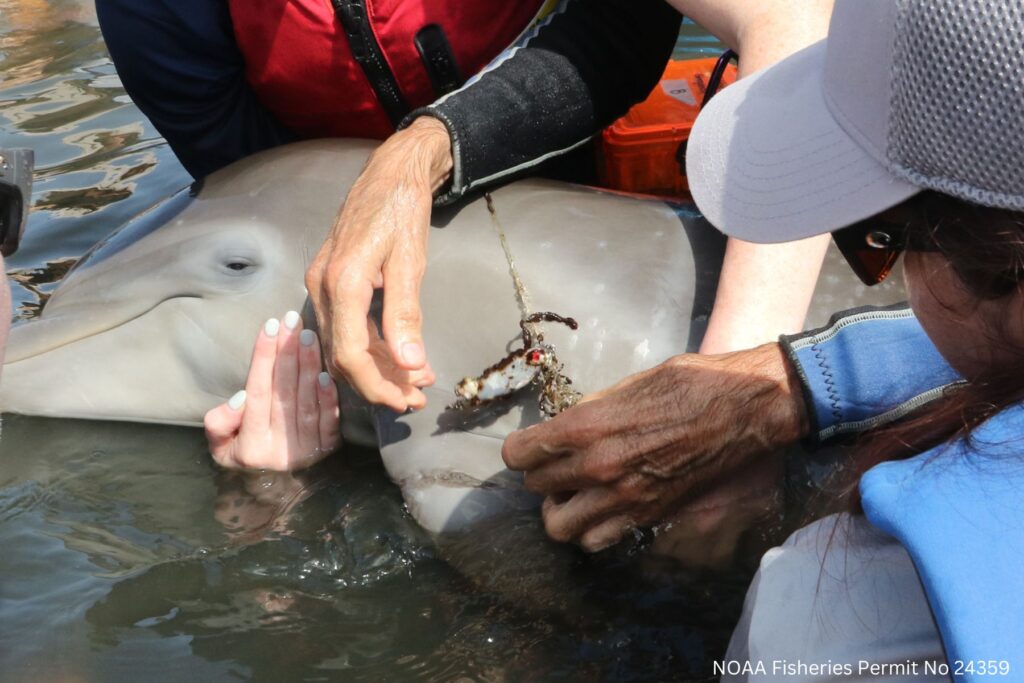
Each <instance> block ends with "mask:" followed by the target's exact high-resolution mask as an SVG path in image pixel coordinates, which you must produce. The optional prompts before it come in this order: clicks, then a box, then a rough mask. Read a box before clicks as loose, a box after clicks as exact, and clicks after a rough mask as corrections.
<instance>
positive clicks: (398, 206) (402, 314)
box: [306, 117, 452, 412]
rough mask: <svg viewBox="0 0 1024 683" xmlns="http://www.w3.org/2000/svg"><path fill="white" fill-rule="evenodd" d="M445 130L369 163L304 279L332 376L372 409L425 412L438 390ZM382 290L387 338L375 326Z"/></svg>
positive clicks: (418, 127)
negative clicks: (432, 352) (434, 254)
mask: <svg viewBox="0 0 1024 683" xmlns="http://www.w3.org/2000/svg"><path fill="white" fill-rule="evenodd" d="M451 166H452V158H451V142H450V140H449V137H448V131H447V129H446V128H445V127H444V125H443V124H442V123H440V122H439V121H437V120H436V119H433V118H430V117H421V118H419V119H417V120H416V121H415V122H414V123H413V124H412V125H411V126H410V127H409V128H407V129H405V130H403V131H401V132H398V133H396V134H395V135H393V136H392V137H391V138H389V139H388V140H387V142H385V143H384V144H383V145H381V146H380V147H379V148H378V149H377V151H376V152H374V154H373V156H371V157H370V160H369V162H368V163H367V166H366V169H365V170H364V171H363V173H362V175H361V176H360V177H359V179H358V180H357V181H356V183H355V185H353V186H352V190H351V192H349V195H348V198H347V199H346V200H345V204H344V206H343V207H342V209H341V212H340V214H339V215H338V219H337V221H336V222H335V224H334V228H333V229H332V230H331V233H330V234H329V235H328V237H327V240H326V241H325V242H324V245H323V247H322V248H321V249H320V252H319V253H318V254H317V256H316V258H315V259H314V260H313V263H312V265H310V267H309V270H307V271H306V288H307V289H308V290H309V296H310V299H311V300H312V302H313V307H314V309H315V310H316V316H317V320H318V322H319V324H320V330H321V331H322V332H323V334H324V336H325V340H324V341H325V342H326V347H327V351H328V358H329V359H330V363H331V364H332V365H333V369H334V370H335V371H337V372H338V373H340V374H341V375H343V376H344V377H345V378H346V379H347V380H348V382H349V384H351V385H352V387H353V388H355V389H356V391H358V392H359V393H360V394H361V395H362V396H363V397H364V398H366V399H367V400H368V401H370V402H371V403H377V404H382V405H386V406H388V407H389V408H391V409H392V410H395V411H398V412H403V411H405V410H406V409H408V408H414V409H415V408H422V407H423V406H424V405H425V404H426V397H425V396H424V394H423V392H422V391H421V389H422V388H423V387H426V386H429V385H430V384H432V383H433V382H434V373H433V371H432V370H431V368H430V365H429V363H428V362H427V356H426V350H425V348H424V345H423V336H422V332H421V321H422V313H421V311H420V303H419V292H420V282H421V280H422V279H423V273H424V271H425V269H426V259H427V233H428V230H429V227H430V211H431V207H432V198H433V193H434V191H436V190H437V189H438V188H439V187H440V186H441V185H442V184H443V183H444V181H445V180H446V179H447V177H448V174H449V173H450V171H451ZM379 288H383V290H384V312H383V325H382V327H383V338H381V335H380V334H379V333H378V331H377V326H376V324H375V323H374V321H373V320H372V319H371V318H370V317H369V312H370V303H371V300H372V298H373V292H374V290H375V289H379Z"/></svg>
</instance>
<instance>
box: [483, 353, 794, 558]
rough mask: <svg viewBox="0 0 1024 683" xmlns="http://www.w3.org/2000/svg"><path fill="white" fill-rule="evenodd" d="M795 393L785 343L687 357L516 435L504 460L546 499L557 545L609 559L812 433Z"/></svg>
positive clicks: (545, 510) (545, 508)
mask: <svg viewBox="0 0 1024 683" xmlns="http://www.w3.org/2000/svg"><path fill="white" fill-rule="evenodd" d="M796 386H797V381H796V378H795V377H794V376H793V369H792V368H791V367H790V366H789V364H788V361H786V359H785V356H784V354H783V352H782V349H781V347H779V345H778V344H766V345H764V346H760V347H758V348H756V349H751V350H749V351H740V352H736V353H731V354H725V355H721V356H698V355H692V354H684V355H681V356H676V357H674V358H671V359H669V360H668V361H666V362H664V363H662V364H661V365H659V366H657V367H655V368H652V369H650V370H646V371H644V372H641V373H638V374H636V375H633V376H631V377H628V378H626V379H625V380H623V381H622V382H619V383H618V384H616V385H615V386H613V387H611V388H609V389H605V390H604V391H601V392H598V393H595V394H591V395H588V396H585V397H584V398H583V401H582V402H581V403H580V404H579V405H577V406H576V407H574V408H571V409H569V410H567V411H565V412H564V413H562V414H560V415H558V416H557V417H555V418H553V419H551V420H549V421H548V422H545V423H542V424H538V425H534V426H532V427H529V428H527V429H525V430H521V431H518V432H513V433H512V434H510V435H509V436H508V438H507V439H506V440H505V444H504V446H503V447H502V457H503V458H504V460H505V464H506V465H508V467H509V468H511V469H513V470H522V471H524V472H525V473H526V474H525V477H524V484H525V486H526V488H528V489H530V490H531V491H534V492H537V493H540V494H543V495H545V496H546V498H545V500H544V504H543V507H542V511H543V515H544V525H545V528H546V529H547V532H548V534H549V535H550V536H551V537H552V538H554V539H555V540H559V541H578V542H579V543H580V544H581V545H582V546H583V547H584V548H585V549H587V550H591V551H594V550H600V549H602V548H605V547H607V546H609V545H612V544H614V543H616V542H617V541H619V540H620V539H621V538H622V536H623V535H624V534H625V533H626V532H627V531H629V530H630V529H632V528H634V527H636V526H640V525H649V524H654V523H657V522H659V521H661V520H662V519H664V518H665V516H666V515H667V514H669V513H670V512H672V511H673V510H675V509H676V508H678V507H679V505H680V504H681V503H682V502H684V501H685V500H687V499H688V498H690V497H694V496H696V495H699V494H701V493H703V492H704V491H706V490H708V489H710V488H711V487H713V486H715V485H717V483H718V482H721V481H723V480H724V479H725V478H727V477H730V476H733V475H734V473H736V472H738V471H739V470H740V468H743V467H745V466H747V465H748V464H749V463H751V462H752V461H754V460H755V459H756V457H757V456H759V455H764V454H766V453H769V452H771V451H772V450H774V449H777V448H780V447H782V446H784V445H788V444H791V443H793V442H795V441H796V440H797V439H799V438H800V436H801V435H803V434H805V433H806V432H807V430H808V425H807V416H806V411H805V407H804V404H803V399H802V396H801V395H800V393H799V391H797V390H796Z"/></svg>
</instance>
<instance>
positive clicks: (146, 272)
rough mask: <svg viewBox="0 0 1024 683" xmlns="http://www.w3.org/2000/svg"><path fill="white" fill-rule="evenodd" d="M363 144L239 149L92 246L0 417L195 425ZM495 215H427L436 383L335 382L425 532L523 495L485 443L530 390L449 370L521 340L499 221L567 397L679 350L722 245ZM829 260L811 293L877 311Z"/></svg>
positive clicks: (478, 205)
mask: <svg viewBox="0 0 1024 683" xmlns="http://www.w3.org/2000/svg"><path fill="white" fill-rule="evenodd" d="M374 146H375V144H374V143H371V142H364V141H350V140H349V141H342V140H315V141H306V142H300V143H296V144H292V145H288V146H283V147H279V148H276V149H273V150H269V151H266V152H263V153H260V154H257V155H254V156H252V157H250V158H247V159H245V160H242V161H240V162H238V163H236V164H234V165H232V166H229V167H227V168H225V169H223V170H221V171H219V172H217V173H215V174H213V175H211V176H210V177H209V178H207V179H206V181H205V182H204V183H203V184H202V188H201V189H200V190H199V191H198V192H193V193H187V192H183V193H180V194H179V195H176V196H174V197H173V198H171V199H170V200H168V201H167V202H165V203H164V204H162V205H160V206H159V207H157V208H156V209H154V210H152V211H150V212H149V213H147V214H145V215H143V216H140V217H138V218H137V219H135V220H133V221H132V222H130V223H129V224H128V225H127V226H125V227H124V228H123V229H122V230H120V231H119V232H117V233H115V234H114V235H112V236H111V237H110V238H108V239H107V240H105V241H104V242H102V243H100V244H99V245H97V246H96V247H94V248H93V249H92V250H91V251H90V252H89V253H88V254H87V255H86V256H85V257H83V258H82V260H81V261H80V262H79V263H78V264H77V265H76V267H75V268H74V269H73V270H72V271H71V272H70V273H69V274H68V275H67V276H66V277H65V279H64V280H63V281H62V282H61V283H60V285H59V286H58V288H57V289H56V291H55V292H54V294H53V295H52V297H51V298H50V299H49V301H48V302H47V303H46V306H45V308H44V310H43V312H42V314H41V316H40V317H39V318H38V319H35V320H32V321H28V322H25V323H23V324H21V325H18V326H16V327H15V328H14V329H13V330H12V332H11V337H10V341H9V347H8V349H7V358H6V364H5V366H4V368H3V382H2V385H0V410H2V411H3V412H11V413H22V414H27V415H37V416H48V417H67V418H81V419H94V420H125V421H135V422H152V423H167V424H181V425H199V424H201V422H202V418H203V415H204V413H205V412H206V411H207V410H208V409H210V408H212V407H214V406H215V405H217V404H219V403H221V402H222V401H224V400H226V399H227V397H229V396H231V395H232V394H233V393H234V392H235V391H237V390H238V389H239V388H241V387H242V386H243V385H244V383H245V377H246V373H247V369H248V360H249V357H250V354H251V349H252V344H253V341H254V339H255V336H256V333H257V331H258V330H259V328H260V326H261V324H262V323H263V321H264V320H266V319H267V318H269V317H273V316H278V315H280V314H281V313H283V312H284V311H287V310H292V309H294V310H299V309H301V308H302V307H303V305H304V304H305V302H306V299H307V295H306V292H305V289H304V287H303V274H304V272H305V269H306V266H307V265H308V264H309V262H310V261H311V259H312V257H313V255H314V254H315V253H316V251H317V250H318V249H319V247H320V245H321V243H322V241H323V239H324V237H325V235H326V232H327V230H328V228H329V226H330V225H331V224H332V221H333V219H334V217H335V214H336V212H337V208H338V206H339V204H340V203H341V200H342V198H343V197H344V196H345V194H346V193H347V191H348V189H349V188H350V187H351V185H352V184H353V182H354V181H355V179H356V177H357V176H358V174H359V172H360V171H361V170H362V168H363V166H364V164H365V162H366V159H367V157H368V156H369V154H370V153H371V152H372V151H373V149H374ZM493 207H494V209H495V211H494V213H493V215H492V213H491V212H490V211H489V210H488V207H487V205H486V202H485V201H484V200H483V199H482V198H476V199H473V200H471V201H466V202H463V203H461V204H459V205H457V206H455V207H451V208H444V209H438V210H435V211H434V215H433V218H432V231H431V234H430V245H429V255H428V266H429V267H428V269H427V274H426V277H425V279H424V281H423V286H422V294H421V300H422V306H423V310H424V317H425V322H424V330H423V332H424V340H425V343H426V347H427V351H428V355H429V358H430V359H431V365H432V367H433V368H434V370H435V373H436V375H437V382H436V384H435V385H434V386H433V387H431V388H429V389H427V390H426V393H427V397H428V406H427V407H426V408H425V409H423V410H421V411H418V412H411V413H407V414H404V415H396V414H395V413H393V412H391V411H389V410H387V409H383V408H379V407H371V406H368V405H366V404H365V403H362V402H361V401H360V400H359V399H358V397H357V396H355V395H354V393H353V392H352V391H351V390H348V389H347V388H345V387H341V388H342V422H343V432H344V434H345V437H346V439H347V440H349V441H353V442H356V443H360V444H364V445H372V446H376V447H377V448H379V449H380V452H381V454H382V457H383V461H384V465H385V467H386V469H387V471H388V474H389V475H390V477H391V478H392V479H393V480H394V481H395V482H396V483H397V484H398V485H399V486H400V487H401V489H402V492H403V496H404V498H405V501H406V504H407V506H408V507H409V510H410V511H411V513H412V514H413V516H414V517H415V518H416V520H417V521H418V522H419V523H420V524H421V525H423V526H424V527H425V528H426V529H428V530H430V531H433V532H439V533H446V532H459V531H465V530H467V529H472V528H474V527H475V526H477V525H479V524H482V523H483V522H484V521H485V520H488V519H490V518H493V517H494V516H495V515H497V514H499V513H503V512H509V511H523V510H529V509H532V508H533V507H535V506H536V504H537V500H536V498H535V497H534V496H532V495H531V494H529V493H527V492H526V491H525V490H524V489H523V487H522V485H521V478H520V476H519V475H517V474H514V473H512V472H509V471H508V470H507V469H506V468H505V467H504V464H503V462H502V460H501V456H500V448H501V444H502V440H503V439H504V437H505V436H506V435H507V434H509V433H510V432H511V431H513V430H515V429H519V428H522V427H525V426H527V425H529V424H532V423H535V422H537V421H539V420H541V419H543V415H542V413H541V412H540V410H539V408H538V399H537V392H536V391H532V390H529V389H527V390H524V391H521V392H519V393H518V394H516V395H514V396H511V397H509V398H508V399H506V400H503V401H498V402H495V403H493V404H489V405H487V406H484V407H482V408H479V409H477V410H473V411H462V410H456V409H451V408H449V406H450V405H451V404H452V403H453V402H454V399H455V395H454V393H453V389H454V387H455V385H456V384H457V383H458V382H459V380H461V379H462V378H463V377H465V376H470V375H478V374H480V372H481V371H483V370H484V368H487V367H488V366H491V365H492V364H494V363H495V362H497V361H498V360H500V359H501V358H502V357H504V356H505V355H506V354H507V353H508V352H509V350H510V349H514V348H516V347H517V345H519V344H521V340H520V338H519V337H520V329H519V320H520V319H521V309H520V303H519V301H518V300H517V296H516V290H515V288H514V286H513V281H512V277H511V275H510V268H509V263H508V260H507V259H506V256H505V253H504V252H503V250H502V246H501V242H500V240H499V236H498V229H499V227H500V229H501V230H502V231H503V232H504V234H505V236H506V237H507V241H508V245H509V247H510V252H511V254H512V256H513V259H514V263H515V266H516V268H517V270H518V273H519V276H520V278H521V280H522V282H523V284H524V286H525V289H526V292H527V295H528V305H529V307H530V309H531V310H533V311H552V312H555V313H557V314H560V315H563V316H571V317H573V318H574V319H575V320H576V321H578V327H577V329H575V330H573V329H569V328H568V327H565V326H562V325H558V324H546V325H545V326H544V335H545V341H546V342H548V343H550V344H551V345H552V346H553V347H554V348H555V349H556V353H557V355H558V358H559V360H560V362H562V363H563V364H564V370H563V372H564V374H565V375H567V376H568V377H570V378H571V379H572V380H573V383H574V386H575V387H576V388H577V389H578V390H580V391H582V392H587V391H593V390H597V389H600V388H603V387H606V386H608V385H610V384H612V383H614V382H616V381H618V380H619V379H621V378H623V377H625V376H627V375H629V374H632V373H635V372H638V371H640V370H643V369H646V368H649V367H652V366H654V365H656V364H657V363H659V362H661V361H663V360H665V359H667V358H669V357H670V356H673V355H675V354H678V353H682V352H685V351H695V350H696V348H697V346H698V345H699V342H700V339H701V336H702V334H703V331H704V327H705V324H706V321H707V317H708V314H709V313H710V310H711V306H712V304H713V302H714V294H715V288H716V284H717V280H718V273H719V269H720V265H721V260H722V255H723V250H724V239H723V237H722V236H721V235H720V234H719V233H718V232H717V231H715V230H714V229H713V228H711V227H710V226H709V225H708V224H707V223H706V222H705V221H704V220H703V219H702V218H701V216H700V214H699V213H698V212H697V211H696V210H695V209H694V207H693V206H692V205H688V204H684V203H680V204H673V203H668V202H666V201H663V200H658V199H653V198H646V199H645V198H637V197H634V196H626V195H622V194H617V193H613V192H607V191H599V190H596V189H593V188H587V187H580V186H574V185H569V184H565V183H558V182H553V181H542V180H523V181H518V182H514V183H512V184H509V185H507V186H505V187H503V188H501V189H498V190H495V191H494V192H493ZM833 265H835V264H833ZM832 270H834V267H833V268H832V269H829V273H827V277H826V279H827V280H829V281H830V282H831V283H832V284H831V285H830V286H829V290H830V293H829V295H828V296H826V297H825V298H824V301H825V302H826V303H825V305H826V306H832V305H835V304H836V303H837V301H836V300H837V299H840V300H841V303H846V304H850V305H854V304H863V303H868V302H874V303H878V302H879V301H878V299H879V295H869V294H867V293H866V291H865V290H864V288H858V287H857V286H856V285H854V284H853V282H854V280H853V279H852V276H849V275H846V274H845V273H844V274H842V275H836V274H835V273H833V272H832ZM836 272H841V270H838V271H836ZM837 292H838V293H839V294H836V293H837ZM886 294H887V293H883V295H881V298H885V296H886ZM889 298H891V295H889ZM871 299H874V301H871ZM819 308H820V306H819ZM819 317H820V316H819Z"/></svg>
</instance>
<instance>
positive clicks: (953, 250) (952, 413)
mask: <svg viewBox="0 0 1024 683" xmlns="http://www.w3.org/2000/svg"><path fill="white" fill-rule="evenodd" d="M898 208H899V211H900V215H901V216H905V217H906V221H907V224H906V227H907V235H906V245H907V258H908V259H913V258H916V257H918V256H919V255H920V252H938V253H940V254H941V255H942V256H943V257H944V258H945V260H946V262H947V263H948V265H949V267H950V268H951V270H952V271H953V273H955V274H956V276H957V280H958V281H959V284H960V285H962V287H963V290H964V292H965V293H966V294H967V295H969V296H970V297H972V298H973V299H974V300H976V301H978V302H982V301H995V300H999V299H1009V297H1011V296H1013V295H1014V294H1016V293H1017V292H1019V291H1020V290H1021V288H1022V286H1024V212H1018V211H1010V210H1006V209H997V208H991V207H986V206H980V205H977V204H971V203H969V202H965V201H963V200H959V199H956V198H953V197H950V196H948V195H943V194H939V193H937V192H931V191H927V192H922V193H920V194H918V195H916V196H914V197H912V198H911V199H909V200H907V201H906V202H905V203H904V204H903V205H901V206H900V207H898ZM1010 320H1012V317H1011V316H1004V317H1003V319H1002V320H1001V321H999V322H998V323H997V324H995V325H993V326H991V327H990V329H987V330H984V332H985V334H987V335H988V336H989V340H990V341H991V342H992V343H993V345H995V346H998V347H1002V348H1003V349H1005V350H1008V351H1010V356H1011V357H1012V358H1015V359H1018V360H1019V362H1018V363H1016V364H1011V366H1009V367H1007V366H1001V367H998V368H989V369H988V370H986V371H983V372H982V373H980V374H979V375H978V376H974V377H968V378H965V379H967V380H968V381H967V382H966V383H965V384H963V385H960V386H959V387H957V388H956V389H953V390H950V391H949V392H948V393H947V394H946V396H945V397H943V398H942V399H939V400H938V401H936V402H933V403H931V404H929V405H926V406H924V407H922V408H921V409H919V410H918V411H916V412H915V413H914V414H912V415H911V416H909V417H908V418H906V419H904V420H902V421H900V422H898V423H895V424H893V425H890V426H888V427H883V428H881V429H879V430H876V431H875V432H873V433H870V434H867V435H865V436H864V437H863V438H862V440H861V442H860V444H859V447H858V448H857V449H856V452H855V453H854V455H853V460H852V462H851V466H850V468H849V469H848V470H847V471H846V473H845V474H844V475H843V476H844V478H846V477H849V479H848V480H847V483H848V492H849V494H850V495H851V496H852V498H851V500H852V507H853V509H854V510H856V511H860V500H859V496H858V495H857V482H859V480H860V477H861V475H862V474H863V473H864V472H866V471H867V470H868V469H870V468H871V467H873V466H875V465H877V464H878V463H880V462H883V461H886V460H898V459H903V458H908V457H911V456H913V455H916V454H918V453H922V452H924V451H926V450H929V449H931V448H935V447H937V446H940V445H941V444H943V443H950V442H952V441H954V440H956V439H958V438H968V439H969V438H970V436H971V433H972V431H973V430H974V429H975V428H976V427H977V426H979V425H980V424H981V423H982V422H984V421H985V420H987V419H988V418H990V417H992V416H993V415H995V414H996V413H998V412H999V411H1001V410H1003V409H1004V408H1006V407H1008V406H1010V405H1012V404H1014V403H1017V402H1020V401H1024V348H1020V347H1016V348H1012V347H1011V345H1012V342H1011V341H1010V336H1009V334H1008V330H1007V325H1008V324H1011V323H1010Z"/></svg>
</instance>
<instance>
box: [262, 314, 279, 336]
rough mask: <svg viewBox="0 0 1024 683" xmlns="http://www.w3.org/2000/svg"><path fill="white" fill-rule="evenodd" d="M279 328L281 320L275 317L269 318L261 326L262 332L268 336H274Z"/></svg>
mask: <svg viewBox="0 0 1024 683" xmlns="http://www.w3.org/2000/svg"><path fill="white" fill-rule="evenodd" d="M280 329H281V322H280V321H279V320H278V319H277V318H271V319H270V320H268V321H267V323H266V324H265V325H264V326H263V332H264V333H265V334H266V335H267V336H268V337H276V336H277V333H278V331H279V330H280Z"/></svg>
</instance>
